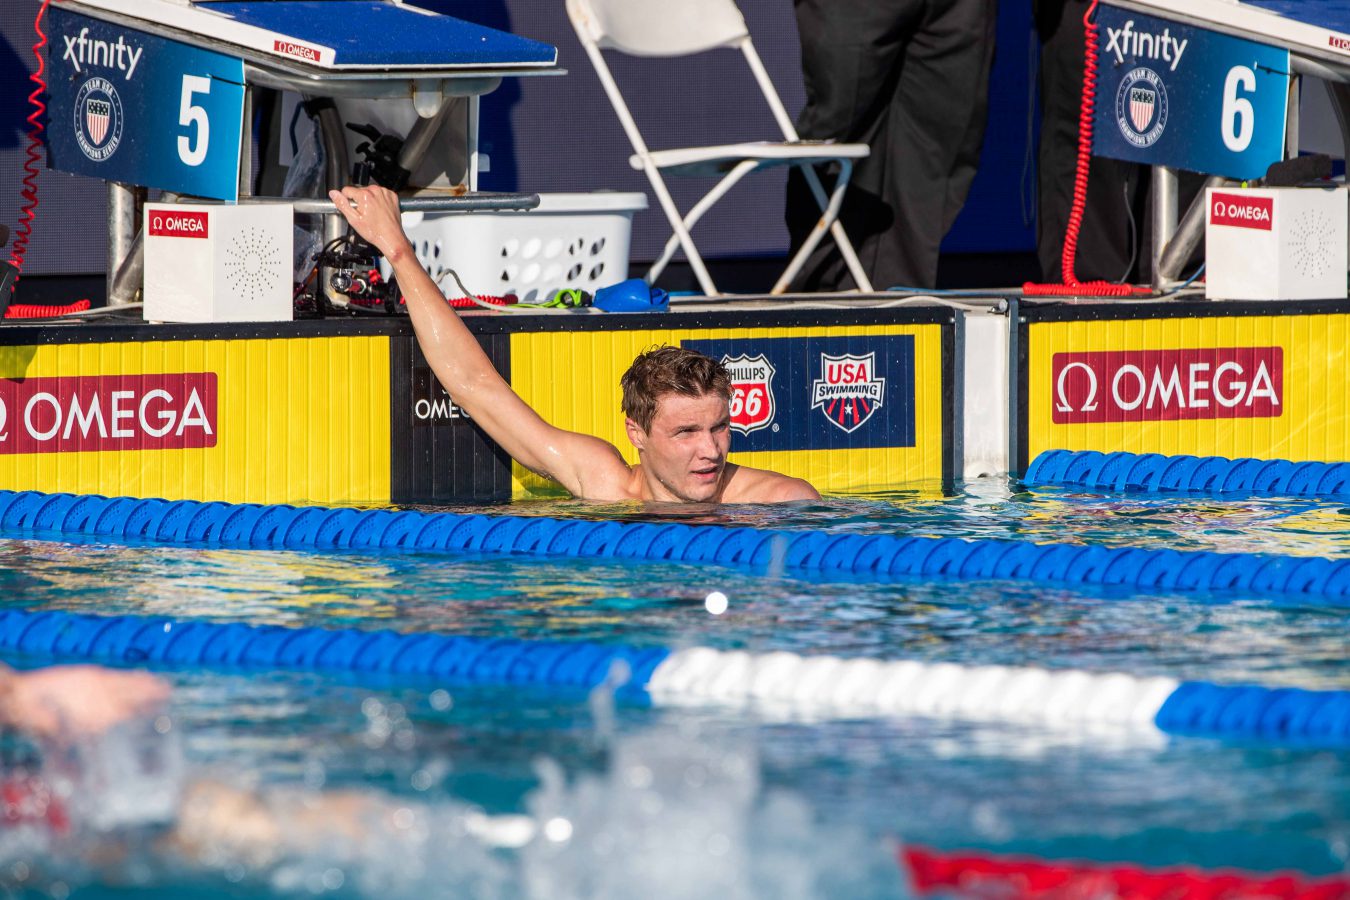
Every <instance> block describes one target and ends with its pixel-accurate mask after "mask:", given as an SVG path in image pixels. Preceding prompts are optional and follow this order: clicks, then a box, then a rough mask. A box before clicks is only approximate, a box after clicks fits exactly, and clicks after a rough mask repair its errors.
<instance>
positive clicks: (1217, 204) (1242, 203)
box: [1209, 192, 1275, 231]
mask: <svg viewBox="0 0 1350 900" xmlns="http://www.w3.org/2000/svg"><path fill="white" fill-rule="evenodd" d="M1274 214H1275V199H1274V198H1273V197H1251V196H1244V195H1242V194H1220V193H1218V192H1215V193H1214V194H1212V195H1211V199H1210V207H1209V222H1210V224H1211V225H1231V226H1235V227H1237V228H1256V229H1259V230H1261V231H1270V230H1271V228H1272V225H1273V222H1274Z"/></svg>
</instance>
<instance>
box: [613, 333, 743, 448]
mask: <svg viewBox="0 0 1350 900" xmlns="http://www.w3.org/2000/svg"><path fill="white" fill-rule="evenodd" d="M619 387H621V388H623V413H624V415H626V416H627V417H628V418H630V419H632V420H633V421H634V422H636V423H637V424H638V427H639V428H641V429H642V430H643V431H650V430H651V427H652V419H653V418H655V417H656V404H657V402H658V401H659V400H660V399H661V398H662V397H663V396H665V395H666V394H680V395H681V396H684V397H702V396H703V395H704V394H720V395H721V396H723V397H726V398H727V399H728V400H730V399H731V373H729V372H728V371H727V367H726V366H724V365H722V364H721V363H720V362H718V361H717V360H715V359H713V358H712V357H709V356H704V355H703V354H702V353H699V352H697V351H695V350H686V349H684V348H683V347H669V346H662V347H652V348H651V349H649V350H645V351H643V352H642V353H639V354H638V357H637V359H635V360H633V364H632V365H631V366H629V367H628V371H627V372H624V373H623V378H621V379H619Z"/></svg>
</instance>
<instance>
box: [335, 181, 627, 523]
mask: <svg viewBox="0 0 1350 900" xmlns="http://www.w3.org/2000/svg"><path fill="white" fill-rule="evenodd" d="M329 197H330V198H331V199H332V200H333V202H334V203H335V204H336V205H337V208H338V211H339V212H341V213H342V215H343V216H344V217H345V218H346V220H347V221H348V222H349V223H350V224H351V226H352V227H353V228H354V229H356V231H357V233H358V234H360V235H361V236H362V237H363V238H365V239H366V240H367V241H369V242H370V243H371V244H373V245H374V246H375V248H376V249H377V250H379V251H380V253H382V254H383V255H384V258H385V259H387V260H388V261H389V265H390V266H392V267H393V270H394V275H395V277H396V278H397V279H398V284H399V288H400V290H401V291H402V292H403V296H404V298H405V299H406V300H407V305H408V315H409V317H410V318H411V319H412V324H413V330H414V331H415V332H416V334H417V342H418V344H419V345H420V346H421V348H422V354H423V355H424V356H425V357H426V358H427V362H428V363H430V365H431V369H432V371H433V372H435V373H436V377H437V379H439V381H440V382H441V384H442V385H443V386H444V387H445V389H446V391H448V392H449V394H450V397H451V399H453V400H454V401H455V403H456V405H458V406H460V407H461V408H462V409H464V411H465V412H467V413H468V414H469V416H470V418H472V419H473V420H474V421H475V422H476V423H477V424H478V425H479V426H480V427H481V428H482V429H483V430H484V431H485V432H487V434H488V435H489V436H490V437H491V438H492V439H493V440H494V441H496V442H497V443H498V444H500V445H501V447H502V449H504V450H505V451H506V452H507V453H509V454H510V455H511V457H512V458H513V459H515V460H516V461H517V462H519V463H520V464H521V465H523V466H524V467H525V468H527V469H529V470H531V471H533V472H537V473H538V474H540V475H543V476H545V477H546V478H551V479H553V480H554V481H557V482H558V483H559V484H561V485H562V486H563V487H565V488H567V490H569V491H571V492H572V493H573V494H574V495H576V496H578V497H585V498H588V499H594V500H611V499H619V498H620V497H622V496H624V485H626V484H627V483H628V481H629V480H630V478H631V470H630V469H629V467H628V464H627V463H626V462H624V459H623V457H622V456H621V455H620V454H619V451H618V450H617V449H616V448H615V447H614V445H612V444H610V443H609V442H607V441H603V440H601V439H599V438H597V437H592V436H590V435H584V434H578V433H576V432H572V431H566V430H564V429H561V428H556V427H554V426H552V425H550V424H549V423H547V422H545V421H544V420H543V418H541V417H540V416H539V414H538V413H536V412H535V411H534V410H533V409H531V408H530V406H529V405H528V404H527V403H526V402H525V401H524V400H522V399H521V398H520V396H519V395H518V394H516V392H515V391H513V390H512V389H511V386H510V385H509V384H507V382H506V379H504V378H503V377H502V376H501V375H500V374H499V373H498V372H497V370H496V369H495V368H494V367H493V365H492V361H491V360H490V359H488V356H487V354H486V353H484V352H483V349H482V348H481V347H480V346H479V344H478V340H477V339H476V338H475V337H474V336H473V334H472V333H470V331H469V329H468V328H467V327H465V325H464V323H463V322H462V321H460V318H459V316H458V315H457V314H456V313H455V311H454V310H453V309H452V308H451V307H450V305H449V304H448V303H446V302H445V296H444V295H443V294H442V293H441V292H440V290H439V289H438V288H437V287H436V284H435V283H434V282H433V281H432V280H431V278H430V276H428V275H427V273H426V271H425V270H424V269H423V268H422V266H421V264H420V263H419V262H418V260H417V256H416V254H415V253H414V252H413V248H412V244H411V243H410V242H409V240H408V237H407V235H406V234H405V233H404V231H403V225H402V222H401V220H400V218H399V208H398V195H396V194H394V193H393V192H391V191H388V190H386V189H384V188H382V187H377V186H371V187H346V188H343V189H342V190H341V191H330V192H329Z"/></svg>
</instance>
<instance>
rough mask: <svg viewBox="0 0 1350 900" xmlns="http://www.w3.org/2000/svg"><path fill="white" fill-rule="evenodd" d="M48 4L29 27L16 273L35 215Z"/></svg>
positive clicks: (44, 107) (45, 1)
mask: <svg viewBox="0 0 1350 900" xmlns="http://www.w3.org/2000/svg"><path fill="white" fill-rule="evenodd" d="M49 3H51V0H42V6H40V7H39V8H38V14H37V18H36V19H34V20H33V30H34V31H36V32H37V36H38V41H37V43H36V44H34V45H33V55H34V56H36V57H37V71H36V72H34V73H33V74H32V75H29V76H28V80H29V81H31V82H33V83H34V84H36V85H37V87H35V88H33V92H32V93H31V94H29V95H28V103H29V104H30V105H31V106H32V107H33V111H32V113H30V114H29V116H28V126H29V128H28V147H27V148H26V149H25V153H26V156H27V158H26V159H25V160H24V163H23V190H22V191H20V196H22V197H23V201H24V202H23V206H22V207H21V208H20V210H19V224H18V227H16V228H15V229H14V246H13V248H12V249H11V251H10V255H9V261H10V262H11V263H13V264H14V268H16V269H18V270H19V271H20V272H22V271H23V255H24V253H26V252H27V251H28V236H29V235H30V234H32V233H33V226H32V223H33V219H35V218H36V216H37V207H38V189H37V179H38V173H39V172H41V171H42V169H41V167H40V166H39V163H41V162H42V116H43V115H44V114H45V113H46V112H47V104H45V103H43V102H42V95H43V94H44V93H46V91H47V82H46V81H45V80H44V79H43V77H42V75H43V72H44V71H45V69H46V64H45V62H44V60H43V58H42V48H43V47H46V46H47V34H46V32H44V31H43V30H42V17H43V16H44V15H46V13H47V5H48V4H49ZM16 283H17V280H16Z"/></svg>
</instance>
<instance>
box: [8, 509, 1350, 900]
mask: <svg viewBox="0 0 1350 900" xmlns="http://www.w3.org/2000/svg"><path fill="white" fill-rule="evenodd" d="M491 511H500V512H508V511H509V512H511V513H515V514H527V515H528V514H541V515H552V516H587V517H606V518H624V519H642V518H649V517H650V516H651V513H652V511H651V510H643V509H641V508H639V507H631V506H626V507H615V506H606V507H595V506H593V505H588V504H581V503H576V502H574V501H548V502H532V503H523V504H513V505H510V506H503V507H498V508H496V509H494V510H491ZM665 512H666V514H667V515H673V516H674V517H675V518H677V519H679V520H682V521H705V520H709V521H722V522H726V523H728V524H749V525H755V526H758V527H771V528H814V529H826V530H836V531H852V532H874V533H897V534H915V535H931V536H965V537H977V536H978V537H1009V538H1012V537H1016V538H1022V539H1029V540H1036V541H1049V540H1056V541H1065V540H1072V541H1080V542H1088V543H1097V544H1104V545H1110V546H1166V547H1173V548H1177V549H1217V550H1224V551H1239V550H1242V551H1261V552H1278V553H1286V554H1298V555H1309V554H1314V555H1324V556H1333V557H1334V556H1344V555H1345V551H1344V550H1343V549H1342V546H1341V545H1342V542H1345V541H1346V540H1347V537H1346V536H1345V535H1347V533H1348V531H1347V527H1346V525H1347V524H1350V516H1347V514H1346V513H1343V511H1342V509H1341V508H1340V507H1338V506H1336V505H1335V504H1320V503H1317V502H1314V501H1292V500H1271V499H1251V498H1248V499H1241V500H1223V499H1215V498H1200V497H1180V498H1179V497H1172V498H1157V497H1154V498H1148V497H1143V498H1141V497H1123V498H1122V497H1111V496H1106V495H1102V494H1087V493H1083V492H1069V491H1060V490H1042V489H1036V490H1034V491H1027V490H1023V489H1022V488H1021V486H1019V485H1017V484H1009V483H1004V482H980V483H977V484H974V485H970V486H967V487H966V488H964V489H962V490H961V491H959V492H957V493H955V494H952V495H946V496H944V495H943V494H941V493H940V492H938V491H936V490H931V489H920V490H914V491H904V492H893V493H887V494H874V495H869V496H867V497H860V498H845V499H833V500H828V501H825V502H822V503H820V504H814V505H809V506H804V507H794V508H747V509H734V508H731V509H720V510H718V511H716V513H711V514H710V513H709V512H708V511H707V510H696V509H687V510H673V511H672V510H666V511H665ZM1342 520H1344V522H1343V521H1342ZM1346 549H1350V544H1347V545H1346ZM713 590H718V591H722V592H723V593H725V594H726V595H727V597H728V599H729V605H728V609H727V611H726V612H725V613H723V614H721V615H713V614H711V613H710V612H709V611H708V609H707V607H706V606H705V602H704V601H705V598H706V596H707V595H708V593H709V592H710V591H713ZM0 597H4V598H5V599H6V602H7V604H9V605H10V606H11V607H24V608H28V609H59V610H68V611H74V612H81V613H91V614H114V613H134V614H144V615H167V616H174V617H177V618H185V619H186V618H204V619H210V620H214V621H221V622H226V621H243V622H248V623H255V624H262V623H269V624H284V625H319V626H324V627H337V626H343V627H359V628H390V629H394V630H397V631H405V632H410V631H431V632H439V633H446V634H471V635H492V636H514V637H523V638H534V639H560V640H593V641H600V642H616V643H618V642H621V643H626V644H637V645H660V646H676V647H679V646H714V647H719V648H745V649H749V650H753V651H757V652H762V651H770V650H791V651H794V652H798V653H802V654H815V653H832V654H837V655H841V656H867V657H874V658H878V659H901V658H905V659H921V660H925V661H945V662H955V663H965V664H986V663H1004V664H1010V665H1038V666H1046V667H1052V668H1064V667H1075V668H1082V669H1088V670H1092V671H1117V672H1128V673H1133V674H1138V675H1167V676H1170V677H1173V678H1180V679H1187V678H1196V679H1204V680H1209V681H1217V682H1225V683H1232V682H1244V681H1248V682H1255V683H1259V684H1263V685H1271V686H1274V685H1295V686H1301V687H1308V688H1322V689H1347V688H1350V661H1348V660H1347V655H1348V654H1347V649H1350V641H1348V640H1347V638H1346V625H1347V620H1348V619H1350V610H1347V609H1346V608H1345V607H1344V606H1342V605H1334V604H1331V603H1325V604H1320V603H1318V602H1317V601H1316V600H1309V599H1307V598H1304V599H1300V600H1299V601H1297V602H1293V601H1290V600H1289V599H1287V598H1286V599H1281V598H1267V597H1261V596H1242V595H1233V594H1224V595H1217V594H1216V595H1197V594H1187V595H1180V594H1177V595H1167V594H1159V595H1152V596H1140V595H1134V594H1129V593H1125V592H1121V591H1118V590H1111V589H1074V588H1066V587H1063V586H1055V587H1049V586H1041V585H1036V584H1032V583H1027V582H1016V583H1015V582H984V583H957V582H945V583H943V582H936V583H917V582H913V583H892V584H883V585H878V584H865V583H862V584H860V583H829V582H821V581H816V580H808V579H805V578H794V577H792V576H791V575H788V574H783V573H776V574H770V575H767V576H764V575H754V574H751V573H748V572H744V571H738V570H732V569H721V568H716V567H692V566H686V565H674V564H664V563H650V562H644V563H621V562H616V561H595V560H549V559H534V558H522V557H494V556H485V555H472V556H470V555H464V556H450V555H446V554H419V553H385V554H357V553H315V552H300V551H252V550H220V549H196V548H185V547H163V546H150V545H140V546H125V545H109V544H98V543H65V542H59V541H54V540H36V539H28V538H24V539H18V538H8V539H3V540H0ZM16 662H18V663H19V664H30V663H35V662H40V661H34V660H18V661H16ZM163 674H164V675H165V677H166V678H168V679H169V681H170V682H171V683H172V684H173V687H174V696H173V700H172V703H171V707H170V710H169V715H168V718H167V719H166V720H164V721H161V722H158V723H156V724H157V727H156V728H151V729H146V728H144V727H141V728H139V729H129V730H127V731H125V732H117V733H114V734H113V735H110V736H109V737H108V738H107V739H106V740H105V741H103V742H101V743H100V744H98V745H95V746H90V747H84V748H81V750H80V755H79V758H78V759H77V760H76V761H75V762H76V763H78V765H76V764H75V763H71V764H69V765H68V766H67V768H66V770H65V772H66V774H64V775H62V776H61V777H65V778H68V779H70V780H71V782H72V784H74V785H75V788H76V790H75V794H76V797H77V798H78V802H75V801H73V808H74V809H75V811H76V812H80V811H81V810H83V811H84V813H83V814H85V815H88V816H92V817H93V819H98V818H99V816H100V815H101V816H102V818H103V819H106V820H108V821H102V822H99V823H98V824H88V823H86V824H83V825H81V824H80V823H79V822H77V827H76V828H75V830H74V831H73V832H72V834H70V835H69V836H66V837H63V838H58V839H53V838H50V837H46V836H43V835H41V834H34V833H32V832H33V831H34V830H33V829H18V828H11V829H8V830H5V831H0V886H3V887H4V888H6V889H7V890H8V891H9V892H10V893H14V894H19V895H31V896H57V897H61V896H70V895H73V896H87V897H103V896H121V895H122V894H123V893H125V892H129V891H135V892H137V894H138V895H146V894H150V895H158V896H164V897H171V896H172V897H180V896H259V895H264V896H316V895H317V896H375V897H432V896H445V897H479V896H483V897H550V898H552V897H649V898H664V897H707V896H710V895H719V896H725V897H730V898H738V897H905V896H908V895H909V894H910V890H909V885H908V881H907V878H906V873H905V871H904V869H903V867H902V866H901V865H900V864H899V863H898V861H897V852H898V851H899V850H900V849H901V848H903V847H906V846H914V845H921V846H928V847H933V848H939V849H942V850H967V851H979V852H987V853H991V854H998V855H1006V854H1015V855H1020V856H1024V857H1035V858H1039V859H1045V860H1050V861H1064V860H1081V861H1098V862H1108V863H1124V864H1130V865H1135V866H1140V867H1148V868H1160V867H1161V868H1167V867H1175V866H1182V865H1185V866H1190V867H1196V868H1198V869H1200V870H1203V871H1207V872H1208V871H1217V870H1224V869H1232V868H1238V869H1241V870H1244V871H1247V872H1272V871H1276V870H1293V871H1296V872H1298V873H1301V874H1302V875H1304V876H1309V877H1312V876H1322V877H1326V876H1332V875H1337V874H1344V873H1346V872H1347V871H1350V754H1348V753H1346V752H1344V751H1343V750H1341V751H1338V750H1335V749H1330V748H1324V747H1317V746H1304V747H1274V746H1268V745H1262V744H1240V743H1223V742H1219V741H1215V740H1209V739H1181V738H1161V737H1149V736H1142V735H1119V736H1114V737H1113V738H1111V739H1106V738H1104V737H1102V736H1090V735H1078V734H1072V733H1063V732H1051V731H1047V730H1041V729H1037V728H1032V727H1016V726H989V725H969V724H960V723H952V722H947V721H934V720H920V719H909V720H843V721H814V720H810V719H804V718H783V717H781V716H775V715H772V714H770V713H767V712H753V711H752V712H747V711H745V710H732V709H718V708H716V707H701V708H694V707H688V708H686V707H678V708H653V707H649V706H645V705H640V704H634V703H630V702H625V701H624V700H623V699H619V700H617V701H616V699H615V698H614V697H613V696H612V695H611V694H610V693H608V692H606V691H603V690H601V691H597V692H595V693H594V694H592V695H589V696H588V695H587V694H585V693H582V692H578V691H568V690H562V689H544V688H537V689H528V690H526V689H505V688H483V687H475V688H467V687H458V686H453V685H451V686H447V685H438V684H432V683H417V682H415V681H407V680H404V681H393V680H388V679H372V678H370V677H365V678H357V677H355V676H330V675H321V674H314V673H274V672H241V671H203V670H188V671H182V670H180V671H168V672H165V673H163ZM7 746H8V758H9V760H10V763H9V765H10V766H11V767H18V766H28V767H32V766H33V765H35V764H36V761H35V751H33V750H31V749H29V748H27V745H26V744H25V743H24V742H23V741H22V740H21V739H17V738H12V737H11V738H9V739H8V744H7ZM42 764H43V765H44V766H45V765H48V761H47V760H45V759H44V760H43V762H42ZM109 772H115V773H118V774H116V775H115V776H109V775H108V773H109ZM90 773H93V774H90ZM200 783H219V784H224V785H228V786H229V790H230V791H232V792H236V793H237V794H238V795H242V796H248V797H253V798H256V799H257V802H258V803H260V804H262V807H263V808H265V809H267V810H269V811H270V813H271V814H273V815H275V816H276V817H278V818H280V819H282V820H284V821H286V822H287V823H288V825H287V829H288V830H287V831H286V837H284V839H283V838H277V839H276V840H274V841H273V843H274V844H275V845H276V846H273V847H272V848H271V850H270V852H268V853H265V854H259V853H256V852H245V851H243V850H240V849H239V848H237V847H231V846H228V845H225V846H213V847H207V848H206V849H203V848H201V847H194V846H192V845H191V843H190V842H184V841H179V842H178V843H175V842H174V839H173V831H174V827H175V826H174V822H173V818H174V816H175V813H174V812H172V810H174V809H175V808H176V807H175V806H174V804H173V803H167V804H166V803H165V802H162V798H159V796H158V795H159V794H162V793H163V792H164V791H165V790H168V791H170V792H171V793H173V792H176V793H177V794H178V795H182V796H187V795H190V794H192V792H193V790H194V786H195V785H197V784H200ZM165 785H168V788H165V787H164V786H165ZM157 792H158V793H157ZM157 798H158V799H157ZM221 808H223V807H221ZM95 809H98V810H103V812H102V813H100V814H97V815H96V814H95V813H93V812H91V810H95ZM108 810H114V811H118V812H117V814H116V815H114V814H112V813H109V812H107V811H108ZM353 810H355V812H353ZM306 811H308V812H307V813H306ZM344 816H346V817H348V818H350V819H351V820H352V821H353V822H355V823H356V824H355V825H354V826H353V827H354V828H355V829H356V833H357V834H358V835H359V836H358V837H355V838H351V839H348V837H349V835H348V833H347V832H343V835H342V836H340V838H338V839H335V838H333V837H332V836H331V835H329V834H327V833H326V832H323V829H322V828H319V829H318V832H319V833H320V837H318V838H306V836H305V835H306V834H307V833H308V832H307V830H306V829H309V830H311V831H313V830H314V828H315V821H316V819H322V820H323V821H324V822H325V823H327V824H329V825H331V823H332V822H336V821H339V820H342V821H346V819H345V818H343V817H344ZM227 818H228V817H227ZM91 821H92V820H91ZM110 844H112V845H114V846H115V847H116V848H117V852H115V853H113V852H110V851H109V849H108V847H109V845H110Z"/></svg>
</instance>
